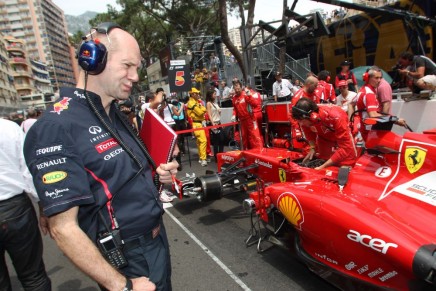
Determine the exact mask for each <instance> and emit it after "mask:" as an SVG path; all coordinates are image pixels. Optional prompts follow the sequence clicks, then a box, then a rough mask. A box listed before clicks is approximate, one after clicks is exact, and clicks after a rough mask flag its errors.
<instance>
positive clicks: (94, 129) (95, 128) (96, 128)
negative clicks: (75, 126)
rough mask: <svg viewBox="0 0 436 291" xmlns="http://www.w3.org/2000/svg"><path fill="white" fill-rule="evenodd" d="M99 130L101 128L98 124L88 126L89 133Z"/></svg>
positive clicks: (96, 132)
mask: <svg viewBox="0 0 436 291" xmlns="http://www.w3.org/2000/svg"><path fill="white" fill-rule="evenodd" d="M100 132H101V128H100V127H99V126H96V125H94V126H91V127H90V128H89V133H91V134H98V133H100Z"/></svg>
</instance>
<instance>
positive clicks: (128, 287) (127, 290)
mask: <svg viewBox="0 0 436 291" xmlns="http://www.w3.org/2000/svg"><path fill="white" fill-rule="evenodd" d="M121 291H133V283H132V280H130V279H129V278H126V286H124V288H123V290H121Z"/></svg>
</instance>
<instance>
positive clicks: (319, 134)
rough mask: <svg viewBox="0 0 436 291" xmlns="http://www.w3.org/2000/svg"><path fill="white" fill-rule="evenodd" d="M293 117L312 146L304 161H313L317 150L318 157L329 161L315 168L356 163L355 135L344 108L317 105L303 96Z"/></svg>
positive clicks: (296, 105)
mask: <svg viewBox="0 0 436 291" xmlns="http://www.w3.org/2000/svg"><path fill="white" fill-rule="evenodd" d="M292 117H293V118H294V119H295V120H297V121H298V123H299V124H300V126H301V129H302V130H303V132H304V134H305V136H306V139H307V141H308V143H309V145H310V151H309V153H308V154H307V155H306V157H305V158H304V159H303V163H306V162H308V161H309V160H311V159H312V158H313V157H314V156H315V153H316V152H318V153H319V158H321V159H324V160H326V161H325V163H324V164H322V165H321V166H319V167H316V168H315V169H316V170H321V169H323V168H326V167H329V166H352V165H354V163H355V162H356V158H357V152H356V147H355V145H354V138H353V136H352V134H351V130H350V128H349V126H348V116H347V114H346V113H345V112H344V110H342V108H341V107H339V106H336V105H319V106H318V105H317V104H316V103H315V102H314V101H313V100H311V99H309V98H301V99H300V100H298V102H297V104H295V106H293V107H292ZM315 144H316V146H315Z"/></svg>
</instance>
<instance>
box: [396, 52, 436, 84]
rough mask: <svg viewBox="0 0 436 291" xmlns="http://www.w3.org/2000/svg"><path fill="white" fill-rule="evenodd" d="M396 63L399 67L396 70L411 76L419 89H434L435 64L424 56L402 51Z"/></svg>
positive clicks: (435, 77)
mask: <svg viewBox="0 0 436 291" xmlns="http://www.w3.org/2000/svg"><path fill="white" fill-rule="evenodd" d="M398 63H399V64H400V66H401V68H400V69H398V72H399V73H400V74H401V75H402V76H405V77H408V78H411V81H412V83H413V84H414V85H415V86H416V87H418V88H419V89H421V90H423V89H427V90H435V89H436V64H435V63H434V62H433V61H432V60H431V59H429V58H427V57H426V56H415V55H413V54H412V53H409V52H404V53H402V54H401V55H400V58H399V59H398Z"/></svg>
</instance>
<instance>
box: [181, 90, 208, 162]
mask: <svg viewBox="0 0 436 291" xmlns="http://www.w3.org/2000/svg"><path fill="white" fill-rule="evenodd" d="M199 93H200V91H198V89H196V88H192V89H191V91H189V101H188V103H187V104H186V107H187V109H188V111H187V112H188V113H187V114H188V116H189V117H190V118H191V120H192V128H193V129H195V128H202V127H203V125H202V122H203V121H204V114H205V113H206V107H205V106H203V105H202V104H201V103H200V102H199V101H198V100H199V99H200V94H199ZM194 135H195V137H196V138H197V148H198V156H199V157H200V160H199V163H200V164H201V165H202V166H203V167H205V166H207V161H206V145H207V140H206V134H205V132H204V130H196V131H194Z"/></svg>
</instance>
